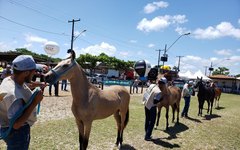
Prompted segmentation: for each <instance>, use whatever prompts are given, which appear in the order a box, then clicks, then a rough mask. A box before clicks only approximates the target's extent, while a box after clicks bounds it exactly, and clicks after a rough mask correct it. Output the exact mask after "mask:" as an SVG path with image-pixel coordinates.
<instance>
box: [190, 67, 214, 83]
mask: <svg viewBox="0 0 240 150" xmlns="http://www.w3.org/2000/svg"><path fill="white" fill-rule="evenodd" d="M197 78H202V80H205V81H207V80H211V79H210V78H208V77H207V76H205V75H204V74H203V73H202V72H201V71H200V70H198V71H197V72H195V73H194V75H193V79H197Z"/></svg>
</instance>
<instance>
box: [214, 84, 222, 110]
mask: <svg viewBox="0 0 240 150" xmlns="http://www.w3.org/2000/svg"><path fill="white" fill-rule="evenodd" d="M214 90H215V107H216V108H219V99H220V97H221V94H222V90H221V89H219V88H217V87H215V88H214Z"/></svg>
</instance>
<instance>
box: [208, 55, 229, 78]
mask: <svg viewBox="0 0 240 150" xmlns="http://www.w3.org/2000/svg"><path fill="white" fill-rule="evenodd" d="M226 60H230V59H229V58H226V59H222V60H220V62H219V63H216V64H214V65H213V62H211V65H210V67H209V68H208V70H209V76H210V75H211V73H212V71H213V70H214V68H213V67H214V66H216V65H218V64H220V63H222V62H224V61H226Z"/></svg>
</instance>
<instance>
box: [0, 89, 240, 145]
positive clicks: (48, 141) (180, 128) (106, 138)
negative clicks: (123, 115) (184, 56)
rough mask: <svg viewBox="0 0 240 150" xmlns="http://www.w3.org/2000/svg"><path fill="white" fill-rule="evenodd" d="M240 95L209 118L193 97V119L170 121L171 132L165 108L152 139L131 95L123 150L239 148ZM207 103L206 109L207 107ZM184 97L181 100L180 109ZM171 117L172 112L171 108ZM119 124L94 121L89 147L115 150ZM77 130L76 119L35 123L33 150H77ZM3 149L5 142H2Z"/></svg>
mask: <svg viewBox="0 0 240 150" xmlns="http://www.w3.org/2000/svg"><path fill="white" fill-rule="evenodd" d="M239 98H240V96H239V95H232V94H223V95H222V97H221V99H220V108H219V109H215V108H214V109H213V115H212V116H211V117H210V116H209V115H207V114H206V112H207V110H206V109H204V110H203V115H204V116H205V115H207V116H206V117H199V116H197V113H198V103H197V97H196V96H195V97H193V98H192V100H191V105H190V110H189V112H190V114H189V116H190V119H185V118H180V124H179V125H175V124H174V123H172V122H171V121H169V122H170V129H169V131H165V117H164V116H165V109H164V108H163V109H162V116H161V119H160V126H159V127H158V129H157V130H154V131H153V138H154V140H153V141H148V142H147V141H144V140H143V138H144V107H143V105H142V104H141V101H142V95H134V96H132V97H131V103H130V119H129V124H128V126H127V128H126V129H125V130H124V141H123V143H124V145H123V149H130V150H134V149H137V150H147V149H151V150H152V149H154V150H155V149H156V150H157V149H168V148H175V149H184V150H185V149H189V150H192V149H206V150H209V149H220V150H222V149H226V150H230V149H240V117H239V113H240V111H239V108H240V99H239ZM206 106H207V105H206V103H205V108H206ZM182 107H183V99H182V101H181V109H182ZM169 116H170V119H169V120H171V118H172V113H171V110H170V115H169ZM116 133H117V130H116V124H115V120H114V118H113V117H109V118H107V119H104V120H97V121H94V123H93V126H92V131H91V134H90V140H89V145H88V149H91V150H96V149H99V150H105V149H107V150H109V149H115V148H114V143H115V140H116ZM78 146H79V144H78V130H77V126H76V124H75V121H74V118H73V117H72V118H67V119H63V120H58V121H48V122H43V123H36V124H35V125H34V126H33V127H32V133H31V145H30V149H31V150H77V149H78ZM0 149H5V144H4V143H3V142H2V141H0Z"/></svg>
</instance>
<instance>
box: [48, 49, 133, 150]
mask: <svg viewBox="0 0 240 150" xmlns="http://www.w3.org/2000/svg"><path fill="white" fill-rule="evenodd" d="M62 79H68V80H69V81H70V83H71V92H72V97H73V102H72V112H73V115H74V116H75V119H76V123H77V126H78V131H79V148H80V150H85V149H87V146H88V140H89V135H90V131H91V126H92V122H93V120H96V119H104V118H106V117H109V116H111V115H112V114H114V118H115V120H116V122H117V127H118V131H117V141H116V145H117V146H118V147H119V148H120V147H121V146H122V141H123V130H124V128H125V127H126V125H127V123H128V119H129V101H130V94H129V92H128V91H127V89H126V88H124V87H122V86H111V87H110V89H108V90H103V91H102V90H100V89H98V88H96V87H95V86H94V85H92V84H91V83H89V81H88V80H87V77H86V75H85V73H84V71H83V70H82V68H81V66H80V65H79V64H78V63H77V62H76V61H75V52H74V51H72V55H71V57H70V58H68V59H66V60H63V61H61V62H60V63H58V65H57V66H56V67H54V68H53V69H52V70H51V71H49V72H48V73H47V74H46V81H47V82H48V83H50V84H53V83H55V82H56V81H58V80H62Z"/></svg>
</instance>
